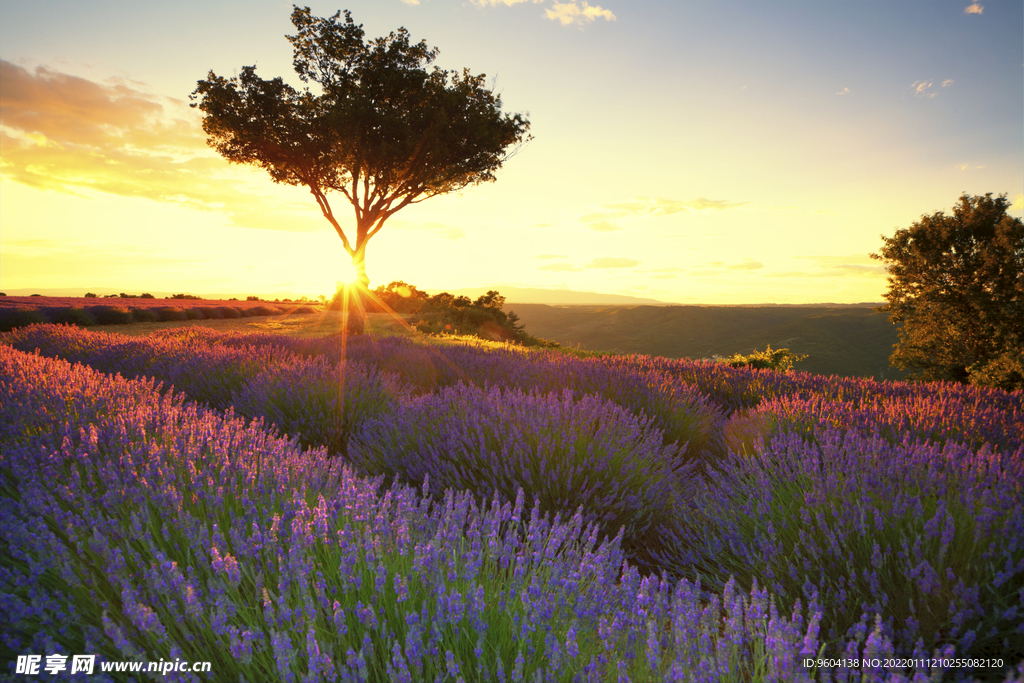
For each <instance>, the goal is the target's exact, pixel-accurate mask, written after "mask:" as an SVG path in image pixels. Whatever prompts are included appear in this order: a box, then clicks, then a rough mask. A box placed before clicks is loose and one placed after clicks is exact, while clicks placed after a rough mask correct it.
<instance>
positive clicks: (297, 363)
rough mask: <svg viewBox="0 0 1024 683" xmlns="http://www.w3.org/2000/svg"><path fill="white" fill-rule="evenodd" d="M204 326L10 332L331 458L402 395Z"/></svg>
mask: <svg viewBox="0 0 1024 683" xmlns="http://www.w3.org/2000/svg"><path fill="white" fill-rule="evenodd" d="M198 329H199V328H186V329H185V330H183V331H180V332H177V333H174V334H163V335H152V336H149V337H128V336H124V335H118V334H111V333H106V332H91V331H86V330H82V329H79V328H77V327H72V326H66V325H32V326H29V327H26V328H22V329H20V330H16V331H14V332H11V333H10V334H9V335H8V336H7V342H8V343H9V344H10V345H11V346H13V347H14V348H17V349H20V350H22V351H38V352H39V353H40V354H42V355H43V356H48V357H56V358H62V359H64V360H68V361H71V362H77V363H83V364H86V365H89V366H90V367H92V368H94V369H96V370H99V371H101V372H108V373H112V374H120V375H122V376H123V377H128V378H141V377H150V378H154V379H156V380H157V381H159V382H162V383H165V384H166V385H167V386H168V387H171V386H173V387H174V389H176V390H177V391H179V392H182V393H184V394H186V395H187V396H188V397H189V398H191V399H192V400H195V401H199V402H202V403H205V404H207V405H209V406H211V407H214V408H218V409H222V410H223V409H227V408H232V409H234V410H236V411H237V412H238V413H240V414H242V415H245V416H247V417H259V418H263V419H265V420H266V421H267V422H269V423H271V424H274V425H275V426H277V427H278V428H279V429H280V430H281V431H282V432H284V433H287V434H290V435H292V436H294V437H296V438H297V439H299V441H300V442H301V444H302V445H304V446H317V445H320V446H325V447H327V448H328V449H329V451H330V452H332V453H344V452H345V449H346V443H347V440H348V435H349V434H350V433H351V431H352V430H353V429H354V427H355V426H356V425H357V424H358V423H359V422H360V421H361V420H362V419H365V418H366V417H367V416H369V415H374V414H377V413H379V412H386V411H388V410H390V408H391V406H392V404H393V403H394V402H395V400H396V397H397V395H399V394H400V393H402V391H403V388H402V387H401V386H399V385H398V384H396V383H395V382H394V381H393V380H392V379H391V378H390V377H388V376H386V375H383V374H382V373H380V372H379V371H377V370H375V369H374V368H371V367H366V366H363V365H361V364H359V363H355V362H353V363H347V364H346V365H345V368H344V373H341V372H340V371H339V369H338V368H336V367H334V366H331V365H330V364H329V363H328V361H327V360H326V359H324V358H322V357H317V356H313V357H306V356H302V355H298V354H295V353H292V352H291V351H289V350H288V349H287V348H284V347H282V346H280V345H270V344H263V345H247V344H222V343H213V340H212V339H211V338H210V337H208V336H206V335H204V334H203V333H202V332H198V331H197V330H198ZM221 338H223V339H228V340H231V339H233V337H232V335H224V336H223V337H221Z"/></svg>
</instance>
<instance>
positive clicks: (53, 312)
mask: <svg viewBox="0 0 1024 683" xmlns="http://www.w3.org/2000/svg"><path fill="white" fill-rule="evenodd" d="M46 317H47V318H49V319H50V322H52V323H55V324H58V325H77V326H78V327H85V326H87V325H95V324H96V318H94V317H93V316H92V314H90V313H89V312H88V311H87V310H85V309H84V308H75V307H71V306H68V307H64V308H51V309H50V310H48V311H47V312H46Z"/></svg>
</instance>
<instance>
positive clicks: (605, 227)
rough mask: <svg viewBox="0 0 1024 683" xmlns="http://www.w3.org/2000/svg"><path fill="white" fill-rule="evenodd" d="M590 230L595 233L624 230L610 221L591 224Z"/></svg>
mask: <svg viewBox="0 0 1024 683" xmlns="http://www.w3.org/2000/svg"><path fill="white" fill-rule="evenodd" d="M587 227H588V228H590V229H591V230H593V231H595V232H615V231H616V230H622V228H620V227H619V226H617V225H615V224H614V223H609V222H608V221H597V222H596V223H590V224H588V225H587Z"/></svg>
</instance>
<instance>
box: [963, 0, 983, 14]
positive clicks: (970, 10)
mask: <svg viewBox="0 0 1024 683" xmlns="http://www.w3.org/2000/svg"><path fill="white" fill-rule="evenodd" d="M983 11H985V7H984V5H982V4H981V3H977V2H974V3H971V4H970V5H968V6H967V7H966V8H965V9H964V14H981V13H982V12H983Z"/></svg>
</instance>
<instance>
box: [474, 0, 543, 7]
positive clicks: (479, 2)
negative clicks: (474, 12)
mask: <svg viewBox="0 0 1024 683" xmlns="http://www.w3.org/2000/svg"><path fill="white" fill-rule="evenodd" d="M521 2H532V3H534V4H538V3H541V2H544V0H473V4H474V5H476V6H477V7H497V6H498V5H505V6H506V7H511V6H512V5H518V4H519V3H521Z"/></svg>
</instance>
